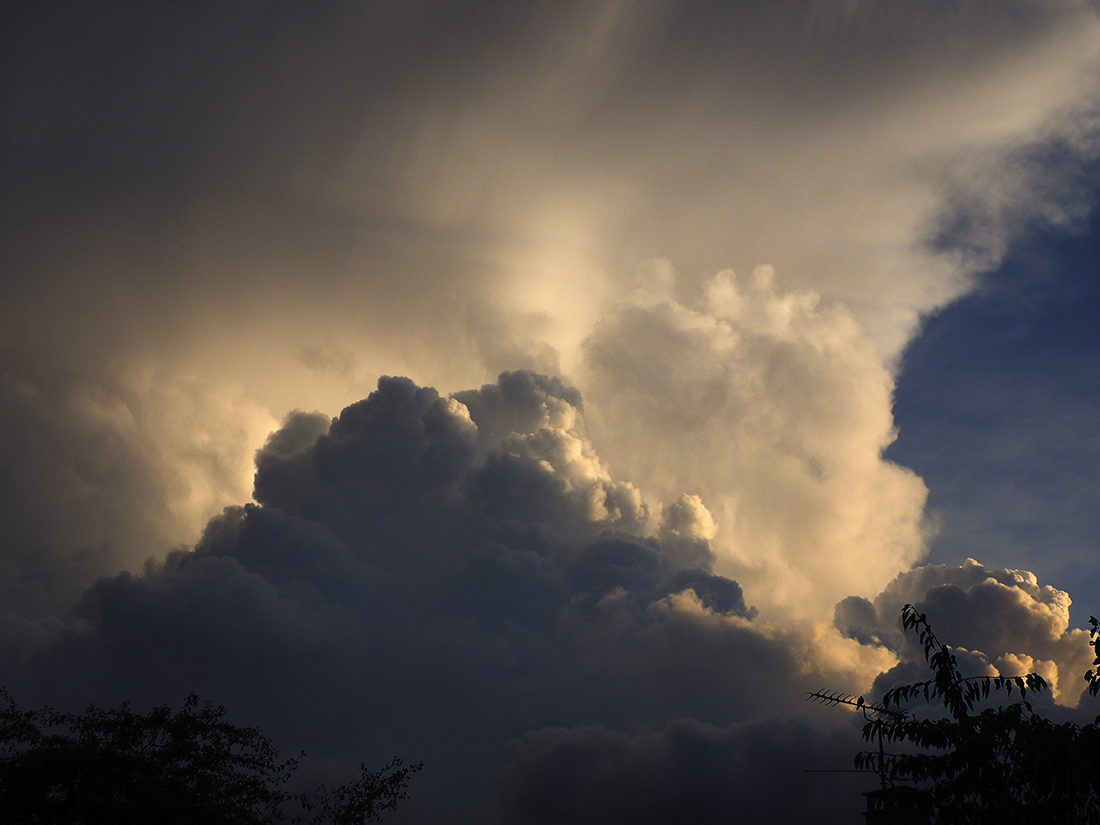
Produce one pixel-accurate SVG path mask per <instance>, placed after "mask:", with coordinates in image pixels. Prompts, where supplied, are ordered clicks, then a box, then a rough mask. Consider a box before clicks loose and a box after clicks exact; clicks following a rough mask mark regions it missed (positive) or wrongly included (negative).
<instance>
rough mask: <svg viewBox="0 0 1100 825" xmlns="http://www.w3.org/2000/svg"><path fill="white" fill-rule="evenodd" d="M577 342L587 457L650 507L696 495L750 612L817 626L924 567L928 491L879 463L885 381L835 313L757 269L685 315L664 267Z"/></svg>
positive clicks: (887, 404) (884, 434)
mask: <svg viewBox="0 0 1100 825" xmlns="http://www.w3.org/2000/svg"><path fill="white" fill-rule="evenodd" d="M641 281H642V282H641V284H640V285H639V286H638V287H637V289H635V291H634V292H633V293H632V294H631V295H630V296H629V297H628V298H627V299H626V300H624V301H623V302H621V303H620V304H618V305H617V306H615V307H614V308H613V309H611V310H610V311H609V312H608V314H607V315H606V317H605V318H604V319H603V320H602V321H601V322H600V324H599V325H598V326H597V327H596V329H595V330H594V331H593V333H592V335H591V336H589V338H588V339H587V340H586V341H585V345H584V346H585V353H586V356H585V357H586V363H587V366H588V374H587V376H586V383H587V384H588V386H589V387H590V389H589V391H588V394H589V397H590V398H591V400H592V402H593V405H594V407H595V409H596V413H597V415H596V417H595V419H594V420H595V421H596V422H598V425H597V426H596V429H597V437H598V440H599V443H600V445H601V450H602V452H603V454H604V455H606V456H607V459H608V461H609V462H610V463H611V465H612V466H614V467H615V468H616V471H617V472H619V473H621V474H623V475H624V476H625V477H627V478H631V479H635V480H636V481H637V483H639V484H640V485H642V486H643V487H644V488H645V489H647V490H652V491H653V493H654V494H656V495H657V496H659V497H662V498H665V499H666V500H667V499H668V498H671V497H672V496H674V495H676V494H677V492H678V491H686V492H689V493H691V494H694V495H697V496H698V497H699V500H700V502H701V503H702V504H704V505H705V506H706V507H707V509H708V511H709V512H710V513H711V514H712V518H713V521H714V523H715V525H716V526H715V528H714V531H715V532H714V535H713V537H712V549H713V552H715V553H716V554H717V566H718V569H719V570H722V571H724V572H726V573H728V574H729V575H731V576H733V577H734V578H736V579H737V580H738V581H741V582H742V583H743V584H744V585H745V586H746V587H747V588H748V589H749V592H750V593H751V595H752V597H753V599H755V600H757V601H758V603H762V607H772V608H775V609H777V610H779V611H782V612H785V613H788V614H792V613H793V614H796V615H799V616H801V617H803V618H805V617H810V616H818V617H820V616H821V615H822V614H823V613H827V612H828V610H830V609H831V607H832V605H833V604H834V603H835V602H836V601H837V600H839V599H840V598H843V597H844V596H846V595H850V594H855V593H865V594H866V595H873V594H874V592H876V591H877V590H878V589H879V588H881V587H882V586H883V585H885V584H886V582H888V581H889V580H890V578H892V577H893V576H894V574H895V573H896V572H897V571H898V570H901V569H906V568H908V567H910V566H911V565H912V564H913V563H914V562H916V561H917V560H918V559H919V558H920V557H921V555H922V554H923V552H924V548H925V545H924V537H923V534H922V513H923V507H924V501H925V496H926V494H927V491H926V489H925V487H924V484H923V483H922V482H921V480H920V479H919V478H918V477H917V476H916V475H915V474H913V473H912V472H911V471H909V470H907V469H905V468H902V467H899V466H897V465H895V464H893V463H891V462H889V461H885V460H884V459H883V458H882V451H883V450H884V449H885V448H886V447H887V446H888V445H889V444H890V443H891V441H893V439H894V436H895V432H894V429H893V418H892V415H891V403H892V392H893V380H892V378H891V376H890V374H889V372H888V371H887V370H886V368H885V366H884V365H883V363H882V361H881V359H880V357H879V356H878V353H877V352H876V350H875V346H874V344H873V343H872V342H871V341H870V340H869V339H868V338H867V337H866V336H865V334H864V333H863V331H862V330H861V328H860V326H859V324H858V323H857V322H856V321H855V319H854V318H853V317H852V315H851V314H850V313H849V312H848V311H847V309H846V308H845V307H843V306H841V305H839V304H830V303H826V302H823V301H822V300H821V299H820V297H819V296H818V295H817V294H815V293H813V292H810V291H801V290H785V289H783V288H782V287H780V286H778V285H777V284H776V278H775V275H774V273H773V272H772V270H771V269H770V268H766V267H761V268H758V269H757V270H756V271H755V272H754V273H753V275H752V277H750V278H748V279H738V278H737V277H736V276H735V275H734V273H732V272H729V271H725V272H720V273H718V274H717V275H716V276H714V277H713V278H711V279H710V280H708V281H707V282H706V283H705V284H704V287H703V294H702V295H701V296H699V297H698V298H696V299H694V300H688V299H687V298H684V299H680V298H678V297H677V294H676V293H677V290H676V286H677V284H676V280H675V276H674V274H673V272H672V271H671V268H670V267H669V265H668V264H667V263H664V262H654V263H653V264H651V265H650V266H649V267H648V268H647V269H646V270H643V272H642V273H641Z"/></svg>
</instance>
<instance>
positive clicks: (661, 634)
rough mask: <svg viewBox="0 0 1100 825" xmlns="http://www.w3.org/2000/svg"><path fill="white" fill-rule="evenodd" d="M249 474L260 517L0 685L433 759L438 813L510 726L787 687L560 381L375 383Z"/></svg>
mask: <svg viewBox="0 0 1100 825" xmlns="http://www.w3.org/2000/svg"><path fill="white" fill-rule="evenodd" d="M460 399H461V400H460ZM483 424H484V426H483ZM256 466H257V473H256V485H255V489H256V496H255V497H256V500H257V502H258V503H256V504H248V505H244V506H239V507H230V508H227V509H226V510H225V511H224V512H223V513H222V514H221V515H220V516H218V517H216V518H214V519H212V520H211V521H210V523H209V524H208V525H207V528H206V530H205V532H204V534H203V536H202V538H201V540H200V541H199V542H198V543H197V545H196V546H195V548H194V550H193V551H176V552H173V553H172V554H170V555H169V556H168V558H167V560H166V561H165V562H163V563H160V564H156V563H153V562H150V564H149V565H147V567H146V570H145V572H144V573H142V574H140V575H133V574H130V573H122V574H119V575H117V576H115V577H113V578H107V579H103V580H101V581H99V582H98V583H97V584H95V585H94V586H93V587H91V588H90V589H88V590H87V591H86V592H85V593H84V595H83V597H82V598H81V599H80V600H79V602H78V603H77V604H76V605H75V606H74V607H73V608H72V610H71V611H70V613H69V616H68V619H67V620H66V621H65V622H64V623H63V624H62V625H60V626H56V627H54V628H53V630H52V631H51V633H49V634H46V638H43V639H40V640H39V641H38V642H37V646H36V647H34V652H33V655H31V656H29V657H27V656H26V655H25V654H26V650H25V648H26V646H25V645H24V647H23V648H19V647H18V646H17V645H14V644H9V645H7V648H6V651H5V654H4V656H5V658H6V659H7V660H8V662H9V664H10V665H11V666H12V667H11V672H12V673H13V674H15V675H16V678H15V679H14V680H13V683H12V687H13V689H15V690H16V691H18V690H19V688H20V686H22V687H24V688H25V689H26V690H27V691H28V693H31V692H33V695H41V696H44V697H50V698H52V699H54V700H55V701H58V702H59V703H65V702H76V703H79V704H83V703H85V702H86V701H87V700H88V699H89V698H96V699H98V700H100V701H118V700H119V699H121V698H124V697H130V698H133V699H134V700H135V701H137V702H139V703H140V702H142V701H149V702H153V701H159V700H162V699H163V697H165V695H166V694H167V695H168V696H171V695H174V694H175V693H180V692H181V691H189V690H198V691H200V692H201V693H202V694H203V695H209V696H211V697H212V698H214V699H216V700H217V701H224V702H226V704H228V705H229V706H230V707H233V706H234V705H237V706H241V707H248V708H249V709H250V713H254V714H257V715H258V716H259V717H260V719H261V720H274V721H273V722H270V724H271V726H272V732H273V733H275V734H277V735H279V736H280V738H281V739H283V740H284V741H286V740H290V741H294V742H299V741H300V742H303V743H304V744H305V745H306V747H307V749H310V750H312V751H315V752H319V753H321V754H326V755H327V758H330V759H340V758H348V759H361V758H370V759H378V758H385V756H384V755H386V754H388V755H392V753H391V752H401V753H404V754H408V755H409V756H410V757H416V758H418V759H419V758H423V759H424V760H425V761H426V763H428V764H429V765H431V764H432V762H433V761H434V762H435V763H436V765H437V766H438V770H439V773H438V774H436V780H435V783H436V784H434V785H433V782H432V780H431V779H429V778H428V777H430V776H431V772H430V771H428V772H426V773H425V778H424V779H423V782H424V783H425V785H426V788H425V792H424V793H425V796H424V799H425V803H424V804H426V805H429V806H442V807H441V808H440V809H441V810H442V809H443V808H448V807H453V806H459V807H461V806H462V805H463V804H465V803H467V802H470V801H471V800H473V799H476V798H477V797H478V795H479V794H480V795H484V794H485V793H486V791H487V789H488V788H489V787H490V786H491V784H492V779H491V777H492V768H493V767H494V766H496V765H498V764H500V762H501V761H502V760H503V759H504V757H505V751H504V750H503V748H504V744H505V742H506V741H507V740H508V739H509V738H511V737H515V736H519V735H521V734H523V733H524V731H528V730H538V729H541V728H543V727H546V726H548V725H567V726H570V725H577V724H586V723H588V722H590V721H591V720H593V719H599V720H601V722H603V723H604V724H606V725H609V726H611V727H612V728H616V727H620V726H624V725H627V726H632V725H637V724H647V725H648V724H658V725H664V724H667V723H669V722H671V721H672V720H674V719H677V718H681V717H694V718H698V719H701V720H705V721H706V722H707V723H708V724H717V725H728V724H731V723H732V722H734V721H736V720H737V719H743V718H747V717H748V716H750V715H751V714H753V713H754V712H757V711H759V710H760V709H761V707H762V699H761V697H760V696H759V691H758V689H757V688H756V687H755V685H756V684H757V683H758V680H761V679H767V680H769V681H771V682H773V683H775V684H789V687H787V688H783V689H780V690H778V691H777V692H775V693H774V694H773V695H772V696H771V697H770V700H773V701H774V700H777V699H779V697H782V696H786V697H787V699H788V700H792V699H794V698H796V696H797V694H798V688H799V684H798V679H799V678H800V674H801V671H802V670H803V669H804V663H802V662H799V661H798V653H797V652H796V651H794V650H792V649H789V647H790V645H789V639H788V638H787V637H785V636H783V635H782V634H779V633H777V632H776V631H775V629H774V628H767V627H761V628H757V627H756V626H755V624H754V622H753V617H754V615H755V609H754V608H752V607H750V606H749V605H747V604H746V602H745V599H744V595H743V593H742V592H741V588H740V587H739V586H738V584H737V583H736V582H735V581H733V580H731V579H728V578H726V577H723V576H721V575H718V574H717V573H715V572H714V571H713V569H712V568H711V562H712V560H713V554H712V553H711V552H710V550H709V546H708V538H707V537H708V536H711V535H713V533H714V529H715V526H714V522H713V519H711V518H710V515H709V513H708V512H707V510H706V508H705V506H704V505H703V503H702V502H701V501H700V500H699V499H698V498H697V497H695V496H690V495H683V496H681V497H679V498H678V499H677V500H675V501H673V502H672V503H670V504H668V505H666V506H664V507H660V508H654V509H651V508H650V507H649V506H647V505H646V503H645V502H643V501H642V498H641V496H640V494H639V493H638V491H637V490H636V489H635V488H634V487H633V486H632V485H631V484H629V483H628V482H624V481H618V480H615V479H613V478H612V477H611V476H610V474H609V473H608V471H607V469H606V467H605V466H604V465H603V464H602V462H601V461H600V459H599V457H598V456H597V455H596V453H595V451H594V449H593V447H592V445H591V443H590V442H589V440H588V439H587V436H586V435H585V432H584V421H583V416H582V411H581V407H580V398H579V396H578V395H577V393H576V391H575V390H573V389H571V388H569V387H566V386H565V385H563V384H562V383H561V382H560V381H558V380H556V379H549V378H545V377H543V376H538V375H535V374H532V373H526V372H520V373H506V374H504V375H502V376H501V378H500V380H499V381H498V382H497V383H495V384H491V385H487V386H485V387H483V388H481V389H480V390H473V391H468V392H463V393H458V394H456V395H455V396H452V397H444V396H441V395H439V394H438V393H436V392H435V391H434V390H432V389H430V388H422V387H418V386H416V385H415V384H414V383H413V382H411V381H409V380H408V379H403V378H383V379H381V380H380V381H379V384H378V389H377V391H375V392H374V393H372V394H371V395H370V397H369V398H367V399H365V400H364V401H361V402H359V403H357V404H353V405H351V406H350V407H348V408H347V409H345V410H344V411H343V412H342V413H341V414H340V416H338V417H337V418H335V419H332V420H331V421H330V420H328V419H326V418H325V417H324V416H319V415H316V414H305V413H294V414H292V415H291V416H289V417H288V418H287V420H286V422H285V424H284V426H283V427H282V428H281V429H280V430H278V431H277V432H275V433H273V434H272V435H271V436H270V437H269V438H268V440H267V442H266V444H265V445H264V447H263V448H262V449H261V450H260V451H259V452H258V453H257V456H256ZM666 545H667V546H666ZM20 651H22V654H23V655H22V661H21V662H20V661H18V659H19V658H21V657H20ZM748 661H752V662H753V666H752V668H753V669H752V673H751V674H749V673H748V672H747V671H746V670H745V665H744V663H745V662H748ZM873 672H874V671H872V673H873ZM59 673H66V674H67V676H66V677H65V678H57V677H58V674H59ZM780 700H781V699H780ZM291 708H293V709H294V713H293V714H288V713H287V711H289V710H290V709H291ZM364 748H365V749H366V751H367V752H366V753H364V752H363V750H364Z"/></svg>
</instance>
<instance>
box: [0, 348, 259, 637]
mask: <svg viewBox="0 0 1100 825" xmlns="http://www.w3.org/2000/svg"><path fill="white" fill-rule="evenodd" d="M0 418H2V427H3V430H4V433H5V437H4V438H3V439H2V440H0V465H2V466H3V467H4V468H5V471H4V472H3V474H2V475H0V520H2V522H3V524H5V525H6V533H5V542H4V547H3V550H2V551H0V565H3V567H4V572H5V575H3V576H0V604H3V606H4V609H5V610H8V611H12V612H15V613H18V614H20V615H22V616H25V617H29V618H37V617H39V616H43V615H60V614H61V613H62V612H63V611H64V609H65V608H66V607H67V606H68V605H70V604H71V603H72V602H73V601H74V600H75V598H76V597H77V596H78V595H79V593H80V592H81V591H82V590H83V589H84V588H85V587H87V586H88V585H90V584H91V583H92V582H93V581H95V579H97V578H99V577H100V576H104V575H110V574H113V573H115V572H117V571H118V570H119V569H120V568H127V567H129V568H140V566H141V564H142V563H143V562H144V561H145V559H147V558H149V557H150V556H157V557H163V555H164V554H165V553H167V551H168V550H169V549H170V548H171V547H173V546H177V545H180V544H183V543H185V542H191V541H193V540H194V539H195V538H197V536H198V533H199V530H200V529H201V527H202V525H203V524H204V523H205V522H206V521H207V520H208V519H209V518H210V517H211V516H212V515H214V514H215V513H217V512H219V511H220V510H221V508H222V507H223V506H224V502H225V500H226V499H231V500H232V499H237V500H239V499H241V498H243V497H246V496H247V492H248V489H249V475H250V473H249V467H250V455H249V453H250V449H249V448H250V446H251V444H252V443H253V441H254V440H255V439H256V438H257V436H258V435H259V434H260V433H262V432H264V431H265V430H267V429H269V428H270V426H271V424H273V423H274V422H273V421H272V419H271V418H270V417H269V416H268V415H267V414H266V412H265V411H264V410H262V409H258V408H257V407H256V406H255V405H254V404H252V403H250V402H249V401H248V400H247V399H245V398H242V397H241V396H240V394H239V392H234V391H233V389H232V388H230V387H217V386H209V385H207V384H204V383H203V382H202V381H200V380H197V379H194V378H190V377H187V376H177V375H168V374H165V373H164V372H162V371H158V370H156V369H154V368H153V367H152V366H151V365H146V366H145V367H144V368H142V369H137V368H135V369H131V370H127V371H125V372H124V373H123V374H117V373H115V372H114V371H113V370H112V369H110V368H105V369H101V370H99V371H97V372H95V373H93V374H87V373H86V372H84V371H83V370H81V369H80V368H79V367H76V366H73V365H72V364H71V363H67V361H66V359H52V358H49V357H36V356H34V355H32V354H28V353H24V357H23V358H22V359H16V358H9V359H6V361H5V363H4V364H3V366H2V367H0Z"/></svg>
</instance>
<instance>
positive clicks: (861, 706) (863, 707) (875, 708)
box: [806, 690, 907, 790]
mask: <svg viewBox="0 0 1100 825" xmlns="http://www.w3.org/2000/svg"><path fill="white" fill-rule="evenodd" d="M806 699H807V701H809V702H816V703H818V704H823V705H834V706H836V705H848V706H849V707H853V708H855V709H856V710H858V711H860V712H862V713H863V718H864V719H866V720H867V721H868V722H871V721H874V720H876V719H881V718H883V717H890V718H892V719H897V720H901V719H904V718H905V717H906V716H907V712H906V711H905V710H903V709H901V708H888V707H886V706H885V705H880V704H879V703H878V702H867V701H865V700H864V698H863V697H862V696H853V695H851V694H850V693H840V692H839V691H835V690H815V691H812V692H809V695H808V696H807V697H806ZM877 773H878V781H879V784H880V785H881V786H882V788H883V790H885V789H886V751H885V749H884V747H883V743H882V726H879V729H878V771H877Z"/></svg>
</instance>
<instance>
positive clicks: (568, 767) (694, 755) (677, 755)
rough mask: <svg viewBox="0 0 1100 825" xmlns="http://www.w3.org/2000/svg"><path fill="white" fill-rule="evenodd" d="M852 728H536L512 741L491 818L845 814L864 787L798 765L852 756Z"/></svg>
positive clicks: (821, 765)
mask: <svg viewBox="0 0 1100 825" xmlns="http://www.w3.org/2000/svg"><path fill="white" fill-rule="evenodd" d="M853 732H854V731H853V730H852V729H846V730H841V731H835V730H834V731H828V732H823V731H821V730H820V729H818V728H814V727H812V726H810V725H808V724H806V723H805V722H800V721H789V720H784V721H778V720H767V721H754V722H750V723H745V724H737V725H730V726H728V727H715V726H713V725H707V724H703V723H700V722H697V721H695V720H692V719H677V720H675V721H673V722H671V723H669V724H668V725H667V726H665V727H664V728H663V729H661V730H656V731H653V730H649V731H639V732H636V733H621V732H617V731H611V730H608V729H607V728H604V727H602V726H598V725H591V726H585V727H575V728H546V729H543V730H540V731H532V732H530V733H527V734H525V735H524V736H523V737H521V738H520V739H518V740H515V741H514V742H513V743H512V760H511V761H510V762H509V763H508V765H507V767H506V768H505V769H504V770H503V771H502V774H501V785H502V790H501V801H500V803H499V810H498V811H496V812H495V813H496V817H495V818H494V819H492V821H494V822H501V823H504V822H525V823H532V825H538V824H539V823H555V822H576V823H608V825H613V824H614V823H627V822H631V823H659V822H669V821H674V820H683V821H690V822H697V823H700V825H704V823H718V822H729V821H730V818H731V816H734V817H738V818H741V819H744V820H746V821H751V822H801V821H808V820H813V821H815V822H830V823H831V822H835V823H841V822H848V821H851V820H854V819H855V818H856V817H857V816H858V815H859V814H858V812H859V809H860V808H861V807H862V806H861V802H862V800H860V798H859V787H860V786H859V785H858V784H856V783H853V782H851V781H850V780H848V781H846V778H845V777H843V776H842V775H840V774H834V775H829V777H828V778H824V777H825V776H826V775H821V776H808V775H806V774H805V773H803V771H804V770H806V769H818V770H829V769H830V768H837V767H840V766H847V765H848V764H850V762H851V757H852V754H853V737H852V734H853ZM841 769H843V768H841ZM792 788H799V789H800V792H798V793H794V794H792V792H791V791H792Z"/></svg>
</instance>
